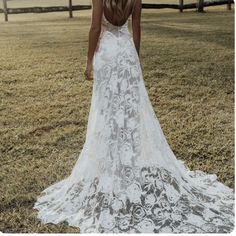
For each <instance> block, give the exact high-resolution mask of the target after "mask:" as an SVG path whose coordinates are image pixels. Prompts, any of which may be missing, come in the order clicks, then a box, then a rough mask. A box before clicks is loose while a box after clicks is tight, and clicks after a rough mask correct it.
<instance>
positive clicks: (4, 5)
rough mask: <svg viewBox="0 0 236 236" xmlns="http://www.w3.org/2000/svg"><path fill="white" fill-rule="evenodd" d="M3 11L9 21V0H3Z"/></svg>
mask: <svg viewBox="0 0 236 236" xmlns="http://www.w3.org/2000/svg"><path fill="white" fill-rule="evenodd" d="M3 12H4V18H5V21H8V12H7V0H3Z"/></svg>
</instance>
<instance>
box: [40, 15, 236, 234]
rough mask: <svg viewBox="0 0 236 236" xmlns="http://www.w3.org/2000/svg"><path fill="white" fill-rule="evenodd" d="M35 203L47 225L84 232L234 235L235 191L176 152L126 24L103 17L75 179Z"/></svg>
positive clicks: (52, 187)
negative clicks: (155, 108) (64, 225)
mask: <svg viewBox="0 0 236 236" xmlns="http://www.w3.org/2000/svg"><path fill="white" fill-rule="evenodd" d="M43 193H44V194H43V195H42V196H41V197H40V198H39V199H38V201H37V202H36V204H35V209H37V210H38V217H39V218H40V219H41V220H42V221H43V222H45V223H48V222H51V223H55V224H57V223H60V222H63V221H67V222H68V223H69V225H72V226H77V227H80V229H81V232H100V233H122V232H124V233H125V232H128V233H144V232H146V233H162V232H165V233H167V232H174V233H195V232H201V233H205V232H217V233H220V232H221V233H224V232H230V231H232V229H233V227H234V194H233V191H232V189H230V188H228V187H227V186H225V185H223V184H222V183H220V182H218V181H217V178H216V176H215V175H209V174H206V173H204V172H201V171H190V170H189V169H188V168H187V167H186V166H185V165H184V164H183V163H182V162H181V161H179V160H177V159H176V157H175V155H174V154H173V152H172V151H171V149H170V147H169V145H168V143H167V141H166V139H165V136H164V134H163V132H162V130H161V127H160V124H159V121H158V119H157V117H156V115H155V113H154V111H153V108H152V105H151V102H150V100H149V97H148V94H147V91H146V89H145V85H144V81H143V77H142V70H141V66H140V62H139V58H138V55H137V53H136V50H135V47H134V43H133V40H132V37H131V36H130V33H129V31H128V23H126V24H124V25H123V26H121V27H118V26H113V25H111V24H110V23H109V22H107V21H106V20H105V19H104V21H103V32H102V34H101V38H100V44H99V47H98V50H97V52H96V54H95V58H94V86H93V96H92V102H91V108H90V114H89V120H88V126H87V134H86V142H85V144H84V147H83V149H82V151H81V153H80V155H79V158H78V161H77V163H76V165H75V167H74V169H73V171H72V173H71V175H70V176H69V177H68V178H66V179H64V180H62V181H61V182H58V183H56V184H54V185H52V186H50V187H48V188H47V189H46V190H44V192H43Z"/></svg>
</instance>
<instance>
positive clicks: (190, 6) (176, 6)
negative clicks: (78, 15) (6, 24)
mask: <svg viewBox="0 0 236 236" xmlns="http://www.w3.org/2000/svg"><path fill="white" fill-rule="evenodd" d="M6 2H7V0H3V6H4V8H3V9H1V8H0V13H4V15H5V21H7V20H8V14H21V13H46V12H61V11H67V12H68V11H69V16H70V17H73V15H72V12H73V11H77V10H88V9H91V5H74V6H73V5H72V1H69V5H68V6H51V7H38V6H36V7H22V8H7V4H6ZM183 2H184V1H181V0H180V1H179V4H157V3H153V4H152V3H143V4H142V8H144V9H164V8H171V9H179V11H180V12H182V11H183V9H196V8H197V1H196V3H188V4H183ZM233 3H234V1H233V0H220V1H211V2H204V5H203V6H204V7H210V6H217V5H225V4H227V9H228V10H230V9H231V4H233Z"/></svg>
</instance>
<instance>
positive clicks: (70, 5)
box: [69, 0, 73, 18]
mask: <svg viewBox="0 0 236 236" xmlns="http://www.w3.org/2000/svg"><path fill="white" fill-rule="evenodd" d="M69 16H70V18H72V17H73V11H72V0H69Z"/></svg>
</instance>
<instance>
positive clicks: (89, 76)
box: [84, 61, 93, 80]
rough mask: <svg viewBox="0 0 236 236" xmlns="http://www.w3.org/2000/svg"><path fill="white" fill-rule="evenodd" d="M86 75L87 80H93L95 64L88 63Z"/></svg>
mask: <svg viewBox="0 0 236 236" xmlns="http://www.w3.org/2000/svg"><path fill="white" fill-rule="evenodd" d="M84 75H85V79H86V80H93V64H92V62H90V61H87V65H86V69H85V72H84Z"/></svg>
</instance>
